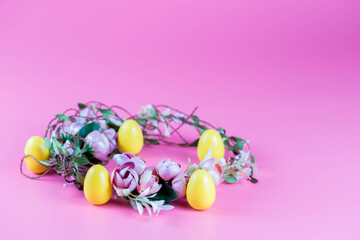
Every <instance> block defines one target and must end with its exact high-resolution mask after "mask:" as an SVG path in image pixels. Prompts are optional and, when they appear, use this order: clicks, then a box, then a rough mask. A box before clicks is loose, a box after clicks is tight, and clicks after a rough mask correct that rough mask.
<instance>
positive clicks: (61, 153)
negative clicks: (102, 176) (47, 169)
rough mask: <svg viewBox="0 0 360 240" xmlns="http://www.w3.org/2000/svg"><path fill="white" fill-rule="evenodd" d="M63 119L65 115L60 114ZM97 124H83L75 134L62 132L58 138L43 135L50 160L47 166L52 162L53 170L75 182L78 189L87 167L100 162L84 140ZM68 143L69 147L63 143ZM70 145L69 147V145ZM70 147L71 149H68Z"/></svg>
mask: <svg viewBox="0 0 360 240" xmlns="http://www.w3.org/2000/svg"><path fill="white" fill-rule="evenodd" d="M60 118H61V119H64V121H68V120H69V119H65V117H63V116H60ZM98 129H99V125H98V124H97V123H95V122H91V123H88V124H85V125H84V126H83V127H82V128H81V129H80V130H79V132H78V134H77V135H76V136H74V135H71V134H69V133H66V132H65V133H62V134H61V136H59V137H58V138H55V137H52V138H51V139H49V138H47V137H45V139H44V140H45V141H44V144H45V147H46V148H48V149H49V150H50V156H51V157H50V161H49V162H47V166H50V165H51V163H53V168H54V170H55V171H56V172H57V173H58V174H60V175H61V176H62V177H63V178H64V180H65V181H66V182H68V183H72V182H75V183H76V184H75V186H76V187H77V188H78V189H82V187H83V184H84V178H85V175H86V173H87V171H88V169H89V168H90V167H91V166H92V165H94V164H98V163H101V161H99V160H98V159H95V158H94V157H93V156H92V155H91V153H92V152H93V150H92V149H91V146H90V145H89V144H88V143H86V142H85V137H86V136H87V135H88V134H89V133H90V132H92V131H95V130H98ZM66 143H67V144H68V146H69V148H67V147H66V146H65V145H66ZM70 146H71V147H70ZM70 149H71V151H70Z"/></svg>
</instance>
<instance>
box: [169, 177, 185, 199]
mask: <svg viewBox="0 0 360 240" xmlns="http://www.w3.org/2000/svg"><path fill="white" fill-rule="evenodd" d="M171 184H172V188H173V189H174V190H175V192H176V193H177V195H178V196H179V198H184V197H185V195H186V186H187V181H186V179H185V175H184V174H182V173H180V174H178V175H177V176H176V177H175V178H174V179H173V180H172V182H171Z"/></svg>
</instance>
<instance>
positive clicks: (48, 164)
mask: <svg viewBox="0 0 360 240" xmlns="http://www.w3.org/2000/svg"><path fill="white" fill-rule="evenodd" d="M39 162H40V163H41V164H42V165H44V166H48V167H49V166H51V163H48V162H46V161H40V160H39Z"/></svg>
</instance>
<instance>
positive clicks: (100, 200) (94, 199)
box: [84, 165, 113, 205]
mask: <svg viewBox="0 0 360 240" xmlns="http://www.w3.org/2000/svg"><path fill="white" fill-rule="evenodd" d="M112 189H113V188H112V184H111V180H110V175H109V173H108V171H107V170H106V168H105V167H104V166H102V165H94V166H92V167H91V168H90V169H89V170H88V172H87V173H86V176H85V180H84V194H85V197H86V199H87V200H88V201H89V202H90V203H92V204H95V205H101V204H104V203H106V202H108V201H109V200H110V198H111V195H112Z"/></svg>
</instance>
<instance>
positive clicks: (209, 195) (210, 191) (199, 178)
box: [186, 169, 216, 210]
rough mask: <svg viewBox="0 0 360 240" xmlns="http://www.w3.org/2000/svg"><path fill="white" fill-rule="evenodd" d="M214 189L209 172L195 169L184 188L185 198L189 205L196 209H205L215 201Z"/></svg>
mask: <svg viewBox="0 0 360 240" xmlns="http://www.w3.org/2000/svg"><path fill="white" fill-rule="evenodd" d="M215 196H216V191H215V185H214V182H213V180H212V178H211V176H210V174H209V173H208V172H207V171H205V170H202V169H200V170H197V171H195V172H194V173H193V174H192V175H191V177H190V180H189V183H188V185H187V189H186V198H187V201H188V203H189V204H190V206H191V207H192V208H194V209H196V210H205V209H208V208H209V207H211V206H212V205H213V203H214V201H215Z"/></svg>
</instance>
